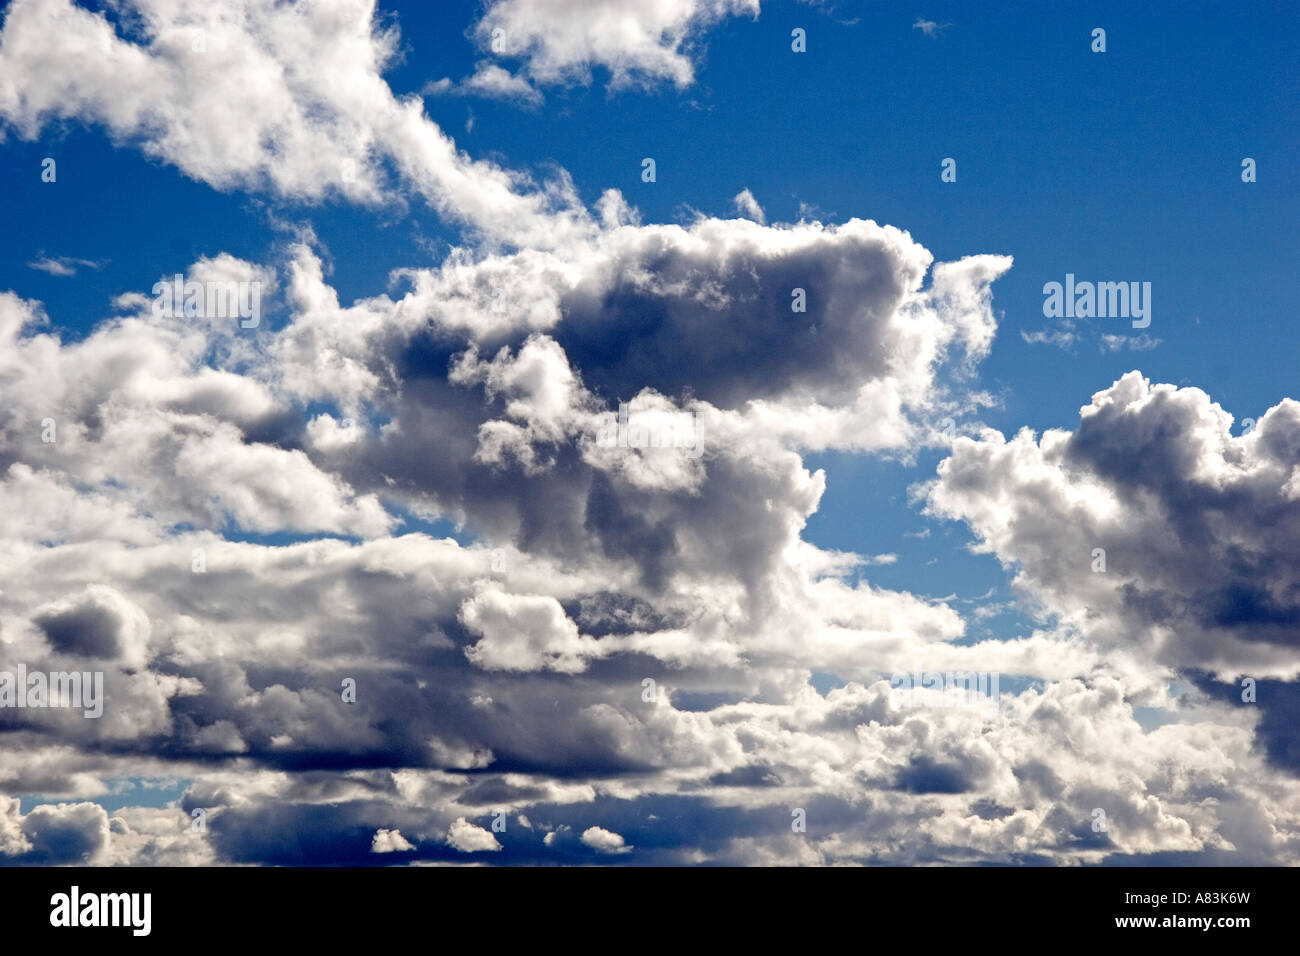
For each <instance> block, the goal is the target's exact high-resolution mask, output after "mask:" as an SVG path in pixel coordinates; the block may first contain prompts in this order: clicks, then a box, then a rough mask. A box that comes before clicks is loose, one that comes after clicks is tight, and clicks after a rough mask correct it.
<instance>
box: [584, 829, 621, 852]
mask: <svg viewBox="0 0 1300 956" xmlns="http://www.w3.org/2000/svg"><path fill="white" fill-rule="evenodd" d="M582 842H583V843H585V844H587V846H589V847H591V848H592V849H593V850H595V851H596V852H597V853H610V854H616V853H628V852H630V851H631V850H632V848H631V847H630V846H625V845H624V843H623V838H622V837H621V836H619V835H618V834H617V833H611V832H610V831H609V830H606V829H604V828H603V827H588V828H587V829H586V830H584V831H582Z"/></svg>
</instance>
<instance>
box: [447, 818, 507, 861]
mask: <svg viewBox="0 0 1300 956" xmlns="http://www.w3.org/2000/svg"><path fill="white" fill-rule="evenodd" d="M447 845H448V846H451V847H455V848H456V849H457V850H459V851H460V852H461V853H480V852H484V851H488V850H500V849H501V844H500V843H498V842H497V838H496V837H494V836H493V835H492V834H491V833H489V832H488V831H487V830H484V829H483V828H482V827H476V826H474V824H472V823H470V822H469V821H468V820H466V819H465V818H464V817H460V818H458V819H457V820H455V821H454V822H453V823H452V825H451V827H450V828H449V829H448V830H447Z"/></svg>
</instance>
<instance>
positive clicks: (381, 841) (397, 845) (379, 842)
mask: <svg viewBox="0 0 1300 956" xmlns="http://www.w3.org/2000/svg"><path fill="white" fill-rule="evenodd" d="M414 849H415V845H414V844H413V843H411V842H410V841H409V840H407V839H406V838H405V837H404V836H402V831H401V830H385V829H383V828H382V827H381V828H380V829H378V830H376V831H375V838H374V840H373V841H372V842H371V844H370V852H371V853H406V852H409V851H411V850H414Z"/></svg>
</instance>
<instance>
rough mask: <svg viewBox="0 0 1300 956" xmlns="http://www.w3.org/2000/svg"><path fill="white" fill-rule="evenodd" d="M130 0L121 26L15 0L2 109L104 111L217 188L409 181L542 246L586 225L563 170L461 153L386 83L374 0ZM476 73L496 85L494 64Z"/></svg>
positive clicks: (66, 7) (90, 119)
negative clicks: (528, 169) (504, 164)
mask: <svg viewBox="0 0 1300 956" xmlns="http://www.w3.org/2000/svg"><path fill="white" fill-rule="evenodd" d="M136 7H137V9H138V12H139V14H140V16H139V18H138V21H135V27H134V28H133V30H132V31H131V32H130V36H131V37H132V38H131V39H127V38H124V37H123V36H121V35H119V34H118V33H117V31H116V30H115V29H114V27H113V25H112V24H111V23H110V22H109V21H108V19H107V18H106V16H105V15H104V14H102V13H93V12H91V11H88V10H86V9H84V8H82V7H78V6H75V5H73V4H72V3H70V2H69V0H19V2H16V3H14V4H11V5H10V7H9V9H8V11H7V12H6V16H5V21H4V29H3V34H2V35H0V75H4V76H6V77H7V78H8V82H6V83H4V84H0V118H3V119H4V120H5V121H6V123H7V124H8V125H9V127H10V128H11V129H13V130H15V131H16V132H17V133H18V135H19V136H20V137H22V138H23V139H27V140H32V139H35V138H36V137H37V136H39V135H40V133H41V130H42V129H43V128H45V126H46V125H48V124H49V123H51V122H58V121H60V120H66V119H80V120H83V121H85V122H87V123H92V124H95V125H99V126H102V127H103V128H104V129H106V130H107V131H108V133H109V134H110V135H112V136H113V137H115V138H117V139H119V140H123V141H126V142H129V143H132V144H134V145H136V146H138V147H139V148H140V149H141V150H142V151H143V152H144V153H145V154H146V155H148V156H150V157H153V158H157V159H161V160H163V161H164V162H167V163H170V164H172V165H174V166H176V167H177V168H178V169H180V170H181V171H182V172H183V173H185V174H186V175H187V176H190V177H192V178H194V179H197V180H200V181H202V182H206V183H208V184H210V185H211V186H213V187H215V188H217V189H221V190H235V189H241V190H254V191H264V192H269V193H271V194H273V195H275V196H278V197H282V198H286V199H290V200H315V199H322V198H325V197H328V196H336V195H338V196H343V197H346V198H347V199H348V200H350V201H353V202H357V203H363V204H369V205H375V204H380V203H384V202H390V201H393V199H394V197H396V196H399V195H403V194H406V193H413V194H415V195H417V196H419V197H420V198H421V199H422V200H424V201H425V202H427V203H428V204H429V205H430V206H432V207H433V208H434V209H436V210H437V211H438V212H439V213H441V214H443V215H445V216H446V217H448V218H449V219H451V220H453V221H456V222H459V223H461V224H463V225H465V226H466V227H468V228H469V229H471V230H473V231H476V232H478V233H479V234H480V235H482V236H483V237H484V238H486V239H489V240H491V241H497V242H506V243H517V244H529V245H533V246H539V247H544V246H545V245H547V244H548V243H550V242H553V241H555V240H556V239H557V238H561V237H563V236H565V235H571V234H577V233H582V232H584V231H587V230H589V228H590V225H591V224H590V222H589V221H588V219H587V216H586V214H585V212H584V211H583V210H582V209H581V208H580V204H579V203H578V202H577V199H576V196H575V195H574V193H573V191H572V185H571V184H570V183H567V182H565V181H559V182H555V183H551V184H549V185H547V186H545V187H543V188H538V187H537V185H536V184H535V183H533V182H532V181H531V180H530V179H529V178H528V177H527V176H524V175H522V174H519V173H514V172H510V171H507V170H504V169H501V168H500V167H498V166H495V165H493V164H491V163H488V162H485V161H481V160H474V159H471V158H470V157H468V156H467V155H466V154H464V153H462V152H461V151H459V150H458V149H457V148H456V144H455V143H454V142H453V141H452V140H451V138H450V137H448V136H447V135H445V134H444V133H443V131H442V130H441V129H439V128H438V127H437V126H436V125H435V124H434V123H433V122H432V121H430V120H429V119H428V117H427V116H425V114H424V111H423V106H422V104H421V102H420V101H419V99H418V98H417V97H408V98H405V99H398V98H396V97H395V96H394V95H393V93H392V91H391V90H390V89H389V87H388V85H387V84H386V83H385V82H384V81H383V79H382V76H381V74H382V73H383V71H384V70H385V69H386V68H387V67H388V66H389V65H390V64H391V63H392V62H393V60H394V58H395V57H396V55H397V51H398V49H399V46H400V38H399V34H398V31H397V29H396V27H381V26H380V25H379V24H378V23H377V21H376V19H375V8H374V4H373V3H372V2H370V0H325V2H321V3H313V4H309V5H289V6H286V5H284V4H280V3H275V2H273V0H255V2H251V3H247V4H220V3H218V4H210V5H208V6H205V7H204V8H203V9H202V10H201V11H193V10H189V9H188V8H180V7H176V6H175V5H173V4H170V3H165V2H161V0H141V2H140V3H138V4H137V5H136ZM51 37H54V38H57V42H51V39H50V38H51ZM199 49H201V50H202V54H203V55H198V56H196V55H194V54H195V52H196V51H197V50H199ZM92 51H93V55H91V53H92ZM77 64H80V66H78V65H77ZM474 82H475V88H476V89H479V90H484V89H489V90H492V89H495V90H500V89H501V88H502V81H501V77H500V76H499V74H498V73H496V72H493V71H490V70H489V71H487V72H485V73H483V74H482V75H481V76H479V78H478V79H477V80H476V81H474ZM389 170H391V176H390V173H389V172H388V171H389ZM393 177H395V179H394V178H393Z"/></svg>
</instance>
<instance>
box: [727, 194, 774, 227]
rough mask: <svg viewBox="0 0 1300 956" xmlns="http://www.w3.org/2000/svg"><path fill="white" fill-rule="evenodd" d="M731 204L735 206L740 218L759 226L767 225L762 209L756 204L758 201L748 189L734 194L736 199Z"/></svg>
mask: <svg viewBox="0 0 1300 956" xmlns="http://www.w3.org/2000/svg"><path fill="white" fill-rule="evenodd" d="M732 202H734V203H735V204H736V211H737V212H739V213H740V214H741V215H742V216H745V217H747V218H749V219H752V220H754V221H755V222H756V223H758V224H759V225H760V226H765V225H767V216H766V215H765V214H764V212H763V207H762V206H760V205H759V204H758V200H757V199H755V198H754V194H753V193H751V192H750V191H749V190H748V189H742V190H741V191H740V192H738V193H736V198H735V199H733V200H732Z"/></svg>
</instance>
